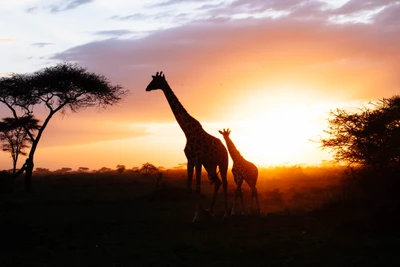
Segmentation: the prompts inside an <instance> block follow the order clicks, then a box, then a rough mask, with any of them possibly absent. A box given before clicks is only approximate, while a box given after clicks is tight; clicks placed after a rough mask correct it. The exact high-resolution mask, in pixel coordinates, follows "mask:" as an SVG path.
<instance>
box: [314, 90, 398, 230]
mask: <svg viewBox="0 0 400 267" xmlns="http://www.w3.org/2000/svg"><path fill="white" fill-rule="evenodd" d="M330 115H331V118H330V119H329V121H328V122H329V126H328V129H327V130H326V131H325V132H326V133H327V134H328V137H326V138H321V140H320V141H321V144H322V148H326V149H331V151H332V152H333V155H334V157H335V160H336V161H337V162H341V163H345V164H347V166H348V168H347V170H346V172H345V173H344V175H343V177H344V180H343V184H344V188H343V195H342V197H341V198H337V199H335V201H332V202H331V203H330V205H327V206H326V207H325V209H324V212H330V213H331V214H335V213H336V212H337V211H338V210H342V211H347V212H350V211H353V214H360V213H363V214H365V215H366V216H364V217H363V218H362V219H360V218H359V217H358V218H357V219H358V220H359V222H358V223H357V224H358V225H357V226H354V227H355V228H356V227H360V226H361V225H369V224H370V223H371V222H374V224H379V225H381V228H382V227H383V226H382V225H384V224H385V225H386V224H387V223H388V222H390V223H395V224H396V223H400V195H399V194H398V191H399V189H400V180H399V176H400V96H393V97H391V98H384V99H382V100H379V101H377V102H375V103H369V105H368V106H363V107H361V108H360V109H358V110H357V111H354V112H351V111H346V110H340V109H337V110H336V111H332V112H331V114H330ZM356 216H358V215H356ZM383 228H384V227H383ZM389 228H390V227H389Z"/></svg>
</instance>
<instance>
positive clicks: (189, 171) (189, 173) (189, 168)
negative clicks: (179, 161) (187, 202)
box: [187, 160, 194, 192]
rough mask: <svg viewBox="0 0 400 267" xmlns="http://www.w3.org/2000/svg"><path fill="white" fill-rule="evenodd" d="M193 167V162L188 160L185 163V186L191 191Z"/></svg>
mask: <svg viewBox="0 0 400 267" xmlns="http://www.w3.org/2000/svg"><path fill="white" fill-rule="evenodd" d="M193 169H194V164H193V163H192V162H191V161H190V160H189V161H188V163H187V188H188V190H189V192H192V181H193Z"/></svg>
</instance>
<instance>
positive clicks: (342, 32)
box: [53, 1, 400, 120]
mask: <svg viewBox="0 0 400 267" xmlns="http://www.w3.org/2000/svg"><path fill="white" fill-rule="evenodd" d="M296 2H298V1H246V3H247V6H250V8H251V9H254V8H255V9H256V10H259V9H258V8H267V7H270V6H272V7H274V8H276V9H277V10H291V13H290V14H288V15H287V16H282V17H279V18H275V19H272V18H259V19H254V18H243V19H236V20H232V19H231V18H228V17H218V16H214V17H211V18H209V19H204V20H197V21H193V22H192V23H189V24H185V25H183V26H180V27H175V28H170V29H167V30H160V31H156V32H153V33H152V34H151V35H149V36H147V37H144V38H141V39H108V40H102V41H96V42H91V43H87V44H84V45H81V46H77V47H73V48H71V49H68V50H66V51H64V52H61V53H58V54H56V55H54V56H53V59H56V60H60V61H74V62H79V63H80V64H82V65H84V66H87V67H89V68H90V69H91V70H95V71H99V72H101V73H104V74H106V75H107V76H109V77H111V79H112V80H113V81H118V83H122V84H123V85H124V86H126V87H127V88H128V89H130V90H131V93H132V94H131V97H130V98H128V99H126V105H127V106H130V107H131V108H129V113H126V114H121V116H122V117H125V118H128V117H129V118H132V119H136V120H149V119H152V118H155V117H157V118H160V120H166V119H168V118H169V119H170V118H171V113H169V112H165V110H167V108H168V106H167V104H166V103H165V102H162V103H161V102H157V101H153V100H154V99H158V100H161V99H162V98H163V96H162V93H154V94H153V92H152V93H151V94H153V95H151V96H150V93H146V92H145V91H144V88H145V87H146V85H147V83H148V82H149V81H150V79H151V75H152V74H154V73H155V72H156V71H160V70H163V71H164V72H165V74H166V76H167V79H168V81H169V82H170V85H171V87H172V88H173V90H174V92H176V93H177V95H179V99H180V100H181V101H182V103H183V104H184V105H185V106H190V109H188V110H190V112H191V113H194V115H195V116H196V117H197V116H200V117H201V116H204V117H207V116H211V115H212V114H227V110H229V109H234V108H235V106H234V104H235V103H238V101H239V100H238V99H240V97H242V96H244V95H249V94H250V95H252V94H254V96H255V97H256V94H257V90H260V88H266V89H265V90H272V89H271V88H275V87H276V86H279V85H289V86H294V87H296V86H302V85H303V87H304V86H305V87H308V88H311V89H310V90H314V91H316V92H317V93H321V95H326V96H327V97H331V98H332V97H339V96H343V97H348V98H351V97H353V98H354V97H363V98H370V99H376V98H380V97H383V96H387V95H390V94H393V93H395V92H397V90H398V88H399V86H400V83H399V80H398V78H397V70H398V69H399V68H400V62H398V60H397V58H396V57H395V56H393V55H397V54H398V47H399V45H400V36H399V35H396V34H394V32H398V31H399V30H400V29H399V27H400V24H399V23H396V22H398V20H399V18H397V16H395V14H396V11H397V10H394V8H398V6H393V7H392V8H388V9H384V10H382V11H381V12H380V13H379V14H377V15H376V16H375V18H374V21H373V23H370V24H360V23H345V24H335V23H332V22H330V21H329V17H328V16H325V15H326V14H328V13H329V14H331V13H332V12H333V11H334V10H333V9H330V10H326V9H325V8H324V7H326V6H325V4H323V3H321V2H318V1H315V2H313V1H306V2H304V3H303V4H302V5H297V4H296ZM246 3H245V2H244V1H235V2H233V3H232V4H231V5H230V6H229V7H230V8H232V9H233V10H234V12H236V11H239V9H240V8H241V7H243V6H246ZM382 3H383V2H382ZM246 8H248V7H246ZM214 11H215V12H216V14H217V13H218V12H217V11H216V10H214ZM214 11H213V12H214ZM221 12H222V11H221ZM223 12H228V11H223ZM234 12H231V13H230V14H232V13H234ZM343 12H344V11H343ZM228 13H229V12H228ZM220 14H221V13H220ZM388 40H390V42H389V41H388ZM299 93H301V94H304V92H299ZM164 101H165V100H164ZM205 107H206V108H205ZM160 110H163V111H164V112H160ZM214 116H215V115H214Z"/></svg>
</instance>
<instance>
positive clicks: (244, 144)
mask: <svg viewBox="0 0 400 267" xmlns="http://www.w3.org/2000/svg"><path fill="white" fill-rule="evenodd" d="M241 103H242V105H241V106H240V108H239V106H238V108H237V112H238V113H239V110H240V111H243V110H244V111H245V112H240V114H238V117H240V118H241V119H240V120H238V121H235V122H232V123H231V125H232V127H230V128H231V130H232V134H231V139H232V140H233V142H234V143H235V144H236V146H237V148H238V149H239V151H240V152H241V153H242V155H243V156H244V157H245V158H247V159H248V160H251V161H254V162H255V163H258V164H259V165H284V164H304V163H305V164H317V163H319V162H320V161H321V153H319V152H321V151H320V149H318V146H319V144H318V143H315V142H312V141H311V140H315V139H316V138H317V137H318V134H320V133H321V132H322V130H323V129H324V128H325V125H326V115H327V112H328V111H329V107H327V106H326V104H325V105H322V104H319V103H320V102H318V101H316V99H315V96H312V95H307V94H304V92H302V93H299V91H298V90H296V91H294V90H288V89H281V90H279V91H274V92H272V93H271V92H268V93H267V92H265V93H261V94H260V93H257V97H256V98H252V97H249V98H247V99H245V101H241Z"/></svg>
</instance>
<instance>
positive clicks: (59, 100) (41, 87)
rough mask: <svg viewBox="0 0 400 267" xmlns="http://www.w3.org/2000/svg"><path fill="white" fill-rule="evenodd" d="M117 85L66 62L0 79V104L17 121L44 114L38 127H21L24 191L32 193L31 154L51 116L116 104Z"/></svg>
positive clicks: (121, 91)
mask: <svg viewBox="0 0 400 267" xmlns="http://www.w3.org/2000/svg"><path fill="white" fill-rule="evenodd" d="M126 92H127V91H126V90H124V89H123V88H122V87H121V86H120V85H112V84H111V83H110V81H109V80H108V79H107V78H106V77H105V76H103V75H99V74H95V73H91V72H88V71H87V70H86V69H85V68H82V67H79V66H77V65H72V64H68V63H63V64H58V65H56V66H54V67H49V68H45V69H43V70H40V71H37V72H35V73H33V74H14V75H12V76H10V77H2V78H0V102H1V103H3V104H5V106H6V107H7V108H8V109H9V110H10V112H11V113H12V115H13V118H14V119H15V120H16V121H17V122H21V120H22V119H23V118H25V117H32V116H33V114H34V113H35V110H36V109H39V108H41V109H43V107H44V108H45V109H46V110H47V111H48V113H47V116H46V117H45V118H44V120H43V123H42V124H41V125H40V127H38V128H35V130H36V131H32V130H33V129H28V128H27V127H24V129H25V131H26V133H27V135H28V137H29V139H30V141H31V142H32V146H31V149H30V151H29V154H28V158H29V159H30V163H31V164H29V166H28V167H27V169H26V171H25V189H26V191H27V192H30V191H31V190H32V184H31V180H32V172H33V168H34V155H35V152H36V148H37V146H38V144H39V141H40V139H41V137H42V134H43V132H44V130H45V129H46V127H47V125H48V123H49V122H50V120H51V118H52V117H53V116H54V114H56V113H58V112H60V113H61V114H67V113H68V111H70V112H78V111H79V110H81V109H85V108H88V107H93V106H97V107H99V108H106V107H108V106H111V105H114V104H116V103H118V102H119V101H120V100H121V99H122V97H123V96H124V95H125V94H126Z"/></svg>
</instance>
